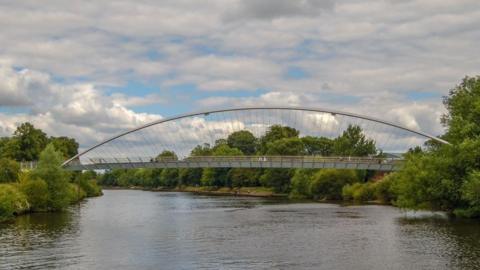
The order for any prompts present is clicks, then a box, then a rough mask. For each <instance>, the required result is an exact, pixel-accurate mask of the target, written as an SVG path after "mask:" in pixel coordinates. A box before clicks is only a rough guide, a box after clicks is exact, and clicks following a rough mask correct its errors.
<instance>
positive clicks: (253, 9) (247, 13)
mask: <svg viewBox="0 0 480 270" xmlns="http://www.w3.org/2000/svg"><path fill="white" fill-rule="evenodd" d="M333 5H334V2H333V1H331V0H301V1H289V0H266V1H255V0H245V1H238V3H237V5H236V8H235V9H234V10H233V11H232V12H231V13H227V16H226V17H227V18H228V19H248V18H256V19H275V18H279V17H292V16H315V15H318V14H320V13H321V12H322V11H323V10H325V9H331V8H333Z"/></svg>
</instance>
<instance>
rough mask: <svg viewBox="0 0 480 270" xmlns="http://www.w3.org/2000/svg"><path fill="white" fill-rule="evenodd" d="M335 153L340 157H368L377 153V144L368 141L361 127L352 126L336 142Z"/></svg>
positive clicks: (334, 145) (334, 144)
mask: <svg viewBox="0 0 480 270" xmlns="http://www.w3.org/2000/svg"><path fill="white" fill-rule="evenodd" d="M333 151H334V153H335V155H339V156H368V155H374V154H376V153H377V150H376V147H375V142H374V141H373V140H369V139H367V138H366V136H365V134H363V132H362V129H361V128H360V127H359V126H352V125H349V126H348V128H347V129H346V130H345V131H344V132H343V133H342V135H341V136H340V137H338V138H336V139H335V140H334V143H333Z"/></svg>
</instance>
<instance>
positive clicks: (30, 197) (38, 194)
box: [19, 174, 48, 211]
mask: <svg viewBox="0 0 480 270" xmlns="http://www.w3.org/2000/svg"><path fill="white" fill-rule="evenodd" d="M19 189H20V191H21V192H22V193H23V194H25V196H26V198H27V201H28V203H29V204H30V209H31V210H33V211H45V210H47V202H48V186H47V183H46V182H45V181H43V180H42V179H39V178H35V179H32V178H31V177H30V175H28V174H21V176H20V185H19Z"/></svg>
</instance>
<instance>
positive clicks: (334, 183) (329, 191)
mask: <svg viewBox="0 0 480 270" xmlns="http://www.w3.org/2000/svg"><path fill="white" fill-rule="evenodd" d="M357 181H358V177H357V174H356V173H355V171H351V170H337V169H324V170H320V171H318V172H317V173H315V174H314V175H313V179H312V182H311V183H310V194H312V196H313V198H314V199H327V200H340V199H342V188H343V186H345V185H347V184H352V183H354V182H357Z"/></svg>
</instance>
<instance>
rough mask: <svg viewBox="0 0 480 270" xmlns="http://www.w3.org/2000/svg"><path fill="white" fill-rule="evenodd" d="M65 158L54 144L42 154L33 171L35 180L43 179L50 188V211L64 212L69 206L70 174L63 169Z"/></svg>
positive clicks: (48, 201)
mask: <svg viewBox="0 0 480 270" xmlns="http://www.w3.org/2000/svg"><path fill="white" fill-rule="evenodd" d="M62 162H63V156H62V154H61V153H60V152H58V151H56V150H55V148H54V147H53V144H49V145H47V147H45V149H44V150H43V151H42V152H41V153H40V159H39V161H38V165H37V168H35V169H34V170H33V171H32V177H33V178H40V179H43V180H44V181H45V182H46V183H47V186H48V200H47V208H48V210H62V209H64V208H65V207H67V206H68V205H69V202H70V201H69V186H68V183H69V182H68V179H69V176H68V173H67V172H66V171H65V170H64V169H63V168H62V167H61V164H62Z"/></svg>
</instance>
